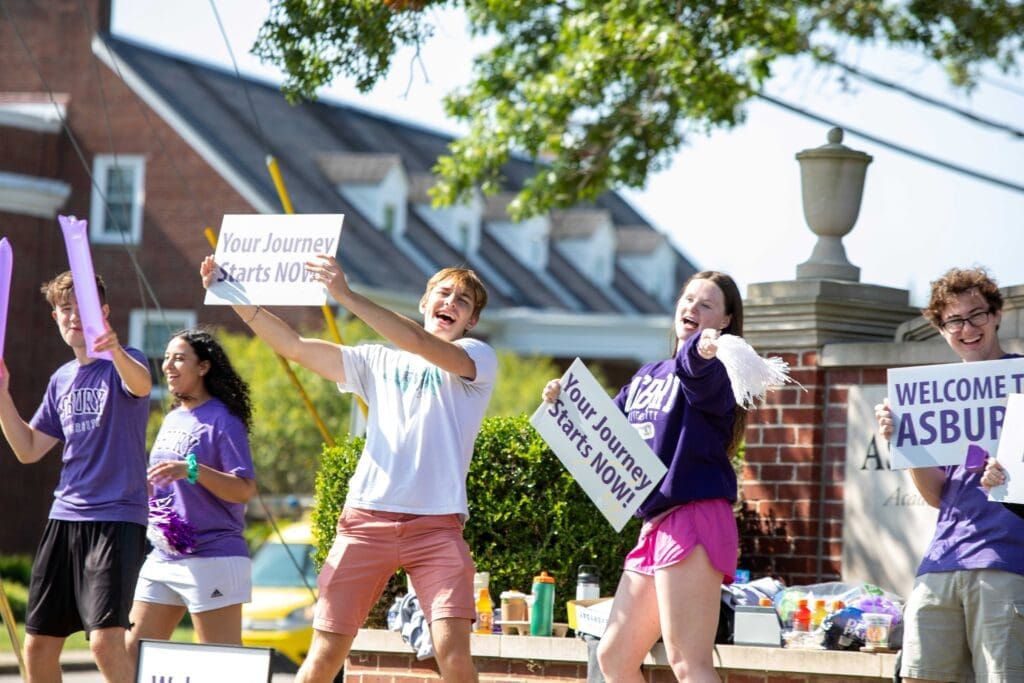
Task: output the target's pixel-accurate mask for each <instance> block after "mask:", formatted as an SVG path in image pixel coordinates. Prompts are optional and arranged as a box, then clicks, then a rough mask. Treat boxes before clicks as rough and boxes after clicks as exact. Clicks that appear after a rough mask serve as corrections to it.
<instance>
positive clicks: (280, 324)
mask: <svg viewBox="0 0 1024 683" xmlns="http://www.w3.org/2000/svg"><path fill="white" fill-rule="evenodd" d="M217 268H218V266H217V262H216V261H214V260H213V257H212V256H207V257H206V258H205V259H203V263H202V265H200V267H199V274H200V275H201V276H202V278H203V287H206V288H209V287H210V285H211V284H212V283H213V279H214V276H215V275H216V273H217ZM231 308H233V309H234V311H235V313H237V314H238V317H239V318H241V319H242V322H244V323H245V324H246V325H248V326H249V327H250V328H251V329H252V331H253V332H254V333H255V334H256V336H258V337H259V338H260V339H262V340H263V341H265V342H266V343H267V344H268V345H269V346H270V348H272V349H273V350H274V351H275V352H276V353H278V354H280V355H282V356H284V357H285V358H287V359H288V360H290V361H294V362H296V363H298V364H299V365H302V366H303V367H306V368H309V369H310V370H312V371H313V372H315V373H316V374H318V375H320V376H321V377H324V378H325V379H329V380H331V381H333V382H344V381H345V364H344V363H343V362H342V360H341V352H340V350H339V348H338V345H337V344H332V343H330V342H326V341H323V340H321V339H308V338H306V337H301V336H299V334H298V333H297V332H296V331H295V330H293V329H292V328H291V327H290V326H289V325H288V323H286V322H285V321H283V320H281V319H280V318H278V317H277V316H276V315H274V314H273V313H271V312H270V311H268V310H266V309H265V308H263V307H262V306H243V305H232V307H231Z"/></svg>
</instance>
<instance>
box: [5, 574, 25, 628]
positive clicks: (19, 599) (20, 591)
mask: <svg viewBox="0 0 1024 683" xmlns="http://www.w3.org/2000/svg"><path fill="white" fill-rule="evenodd" d="M4 593H5V594H6V595H7V602H9V603H10V604H11V613H12V614H13V615H14V620H15V621H17V622H19V623H24V621H25V612H26V611H27V609H28V586H26V585H25V584H23V583H18V582H17V581H11V580H8V579H4Z"/></svg>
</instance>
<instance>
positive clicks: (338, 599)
mask: <svg viewBox="0 0 1024 683" xmlns="http://www.w3.org/2000/svg"><path fill="white" fill-rule="evenodd" d="M400 567H404V568H405V570H406V572H408V574H409V579H410V580H411V581H412V585H413V587H414V588H415V589H416V594H417V595H418V596H419V600H420V605H421V606H422V607H423V614H424V616H426V618H427V622H428V623H429V622H433V621H434V619H446V618H460V619H469V620H471V621H472V620H473V619H474V618H476V605H475V603H474V601H473V573H474V572H475V568H474V565H473V559H472V558H471V557H470V555H469V546H467V545H466V541H465V539H463V537H462V519H461V518H460V517H459V515H456V514H451V515H410V514H404V513H399V512H380V511H377V510H362V509H358V508H348V507H347V508H345V509H344V510H342V512H341V517H339V519H338V528H337V536H336V537H335V539H334V545H332V546H331V552H330V554H328V556H327V560H326V562H324V568H323V569H322V570H321V571H320V576H319V578H317V587H318V588H319V591H320V593H319V595H320V597H319V599H318V600H317V603H316V614H315V616H314V618H313V628H315V629H317V630H318V631H327V632H329V633H340V634H344V635H355V634H356V632H358V630H359V627H360V626H362V625H363V622H364V621H366V616H367V615H368V614H369V613H370V609H372V608H373V606H374V604H375V603H376V602H377V600H378V599H379V598H380V595H381V593H382V592H383V591H384V588H385V586H387V583H388V580H389V579H390V578H391V577H392V576H393V575H394V573H395V572H396V571H398V569H399V568H400Z"/></svg>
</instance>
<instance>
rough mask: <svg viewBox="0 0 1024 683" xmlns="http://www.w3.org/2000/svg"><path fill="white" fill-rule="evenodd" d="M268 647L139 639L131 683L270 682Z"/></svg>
mask: <svg viewBox="0 0 1024 683" xmlns="http://www.w3.org/2000/svg"><path fill="white" fill-rule="evenodd" d="M271 654H272V650H271V649H270V648H268V647H241V646H238V645H209V644H202V643H183V642H176V641H175V642H172V641H166V640H140V641H139V661H138V668H137V673H136V675H135V683H153V682H154V681H163V682H164V683H224V681H252V682H253V683H258V682H260V681H266V682H267V683H270V657H271Z"/></svg>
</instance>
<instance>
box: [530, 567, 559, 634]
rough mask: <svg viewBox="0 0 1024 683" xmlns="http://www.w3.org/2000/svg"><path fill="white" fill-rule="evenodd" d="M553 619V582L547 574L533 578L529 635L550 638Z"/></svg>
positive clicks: (543, 573)
mask: <svg viewBox="0 0 1024 683" xmlns="http://www.w3.org/2000/svg"><path fill="white" fill-rule="evenodd" d="M554 617H555V580H554V579H553V578H551V577H550V576H548V573H547V572H541V573H540V576H535V577H533V606H532V607H531V608H530V635H531V636H550V635H551V623H552V622H553V621H554Z"/></svg>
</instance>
